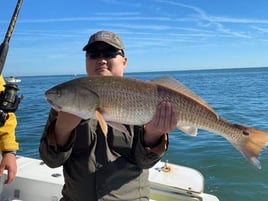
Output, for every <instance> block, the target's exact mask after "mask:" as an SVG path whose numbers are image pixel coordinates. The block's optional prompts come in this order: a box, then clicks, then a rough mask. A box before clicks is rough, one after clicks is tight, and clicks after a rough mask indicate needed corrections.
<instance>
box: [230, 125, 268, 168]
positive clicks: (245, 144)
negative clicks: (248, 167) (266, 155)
mask: <svg viewBox="0 0 268 201" xmlns="http://www.w3.org/2000/svg"><path fill="white" fill-rule="evenodd" d="M235 126H236V127H237V128H239V129H241V131H242V134H243V136H244V138H243V140H242V143H239V144H234V146H235V147H236V148H237V149H238V150H239V151H240V152H241V153H242V154H243V155H244V156H245V158H246V159H247V160H248V161H249V162H250V163H251V164H253V165H254V166H255V167H257V168H258V169H261V164H260V161H259V160H258V157H259V154H260V152H261V151H262V150H263V149H264V148H265V147H266V146H267V145H268V132H266V131H261V130H257V129H255V128H250V127H246V126H241V125H235Z"/></svg>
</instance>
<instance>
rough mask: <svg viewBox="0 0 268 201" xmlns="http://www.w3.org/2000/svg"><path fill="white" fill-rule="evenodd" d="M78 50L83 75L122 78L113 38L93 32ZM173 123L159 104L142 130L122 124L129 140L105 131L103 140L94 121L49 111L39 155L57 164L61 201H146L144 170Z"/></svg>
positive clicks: (119, 47)
mask: <svg viewBox="0 0 268 201" xmlns="http://www.w3.org/2000/svg"><path fill="white" fill-rule="evenodd" d="M83 50H84V51H86V71H87V74H88V76H91V75H102V76H123V74H124V70H125V68H126V66H127V58H126V57H125V52H124V45H123V42H122V40H121V38H120V37H119V36H118V35H117V34H115V33H112V32H108V31H100V32H97V33H95V34H93V35H92V36H91V37H90V39H89V42H88V44H87V45H86V46H85V47H84V48H83ZM176 122H177V119H176V115H175V111H174V109H173V108H172V106H171V105H170V103H169V102H162V103H159V105H158V106H157V110H156V113H155V115H154V117H153V119H152V120H151V122H149V123H148V124H147V125H144V126H142V127H141V126H129V125H125V126H126V128H127V129H128V130H129V131H130V134H129V135H125V134H124V133H121V132H120V131H118V130H116V129H113V128H111V127H109V129H108V134H107V137H105V136H104V134H103V133H102V130H101V128H100V126H99V124H98V122H97V120H93V119H89V120H82V119H80V118H79V117H77V116H75V115H72V114H69V113H66V112H57V111H55V110H53V109H52V110H51V111H50V114H49V118H48V121H47V124H46V126H45V129H44V132H43V136H42V138H41V143H40V156H41V158H42V159H43V160H44V162H45V163H46V164H47V165H48V166H50V167H58V166H61V165H63V171H64V177H65V184H64V187H63V190H62V195H63V198H62V199H61V201H89V200H90V201H96V200H149V190H150V186H149V181H148V168H150V167H152V166H153V165H154V164H155V163H156V162H157V161H158V160H159V159H160V158H161V157H162V156H163V154H164V152H165V151H166V150H167V145H168V144H167V143H168V136H167V132H169V131H172V130H173V129H174V128H175V126H176Z"/></svg>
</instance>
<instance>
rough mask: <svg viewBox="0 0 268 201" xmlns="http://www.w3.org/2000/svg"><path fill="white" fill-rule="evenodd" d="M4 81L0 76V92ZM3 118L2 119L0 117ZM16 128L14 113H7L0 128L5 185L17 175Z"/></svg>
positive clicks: (1, 173) (0, 172)
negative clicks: (5, 174)
mask: <svg viewBox="0 0 268 201" xmlns="http://www.w3.org/2000/svg"><path fill="white" fill-rule="evenodd" d="M4 85H5V81H4V79H3V76H2V75H1V76H0V91H1V92H2V91H4V89H5V87H4ZM0 118H4V117H0ZM16 126H17V119H16V116H15V114H14V113H12V112H9V113H8V119H7V120H6V121H5V124H4V125H3V126H1V127H0V152H1V153H2V156H1V157H2V160H1V159H0V160H1V163H0V176H2V175H3V172H4V170H7V174H8V175H7V179H6V180H5V184H9V183H10V182H12V181H13V180H14V179H15V177H16V173H17V163H16V151H17V150H18V149H19V144H18V143H17V142H16V137H15V129H16Z"/></svg>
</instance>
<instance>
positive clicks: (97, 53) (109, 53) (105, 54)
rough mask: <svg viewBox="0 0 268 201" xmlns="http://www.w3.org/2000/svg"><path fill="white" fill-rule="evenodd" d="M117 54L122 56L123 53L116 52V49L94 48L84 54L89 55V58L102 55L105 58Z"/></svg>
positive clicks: (96, 57) (110, 57)
mask: <svg viewBox="0 0 268 201" xmlns="http://www.w3.org/2000/svg"><path fill="white" fill-rule="evenodd" d="M117 55H120V56H122V57H124V53H122V52H118V50H94V51H87V52H86V56H89V58H91V59H98V58H100V57H104V58H105V59H112V58H115V57H116V56H117Z"/></svg>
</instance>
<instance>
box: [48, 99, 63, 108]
mask: <svg viewBox="0 0 268 201" xmlns="http://www.w3.org/2000/svg"><path fill="white" fill-rule="evenodd" d="M46 100H47V102H48V103H49V104H50V105H51V107H52V108H53V109H55V110H56V111H61V110H62V107H61V106H59V105H57V104H56V103H54V102H53V101H52V100H50V99H48V98H47V99H46Z"/></svg>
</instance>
